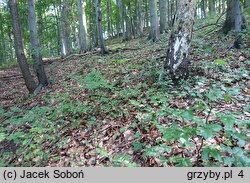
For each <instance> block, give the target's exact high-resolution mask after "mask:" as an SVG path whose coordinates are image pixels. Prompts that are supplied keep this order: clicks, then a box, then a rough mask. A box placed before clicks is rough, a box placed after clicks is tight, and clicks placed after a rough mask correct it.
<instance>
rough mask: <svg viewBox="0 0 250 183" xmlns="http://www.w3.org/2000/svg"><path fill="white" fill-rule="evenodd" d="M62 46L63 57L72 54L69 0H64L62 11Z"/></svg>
mask: <svg viewBox="0 0 250 183" xmlns="http://www.w3.org/2000/svg"><path fill="white" fill-rule="evenodd" d="M61 18H62V21H61V44H62V45H61V46H62V57H65V56H67V55H70V54H71V52H72V48H71V41H70V26H69V11H68V3H67V0H62V11H61Z"/></svg>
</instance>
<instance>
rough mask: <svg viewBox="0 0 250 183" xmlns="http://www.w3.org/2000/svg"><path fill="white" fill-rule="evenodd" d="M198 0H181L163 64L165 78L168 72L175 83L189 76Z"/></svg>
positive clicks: (163, 76)
mask: <svg viewBox="0 0 250 183" xmlns="http://www.w3.org/2000/svg"><path fill="white" fill-rule="evenodd" d="M195 7H196V0H180V2H179V5H178V11H177V14H176V17H175V20H174V26H173V30H172V33H171V36H170V38H169V43H168V50H167V57H166V59H165V61H164V65H163V69H164V70H163V73H164V74H163V75H162V76H161V79H165V74H166V73H167V74H168V75H169V76H170V78H171V79H172V80H173V82H174V83H178V81H179V80H180V79H183V78H184V79H185V78H186V77H187V76H188V65H189V63H190V61H189V58H188V55H189V48H190V44H191V39H192V30H193V23H194V11H195Z"/></svg>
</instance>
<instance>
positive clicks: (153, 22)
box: [149, 0, 159, 42]
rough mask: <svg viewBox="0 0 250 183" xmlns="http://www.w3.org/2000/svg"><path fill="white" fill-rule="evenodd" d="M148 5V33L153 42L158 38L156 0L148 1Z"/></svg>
mask: <svg viewBox="0 0 250 183" xmlns="http://www.w3.org/2000/svg"><path fill="white" fill-rule="evenodd" d="M149 6H150V35H149V38H150V39H151V40H152V41H153V42H155V41H157V40H158V39H159V26H158V17H157V10H156V0H150V1H149Z"/></svg>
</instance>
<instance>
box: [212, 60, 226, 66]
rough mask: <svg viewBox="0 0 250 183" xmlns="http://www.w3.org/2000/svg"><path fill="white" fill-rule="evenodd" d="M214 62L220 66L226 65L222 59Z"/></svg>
mask: <svg viewBox="0 0 250 183" xmlns="http://www.w3.org/2000/svg"><path fill="white" fill-rule="evenodd" d="M214 62H215V63H217V64H220V65H227V62H226V61H225V60H222V59H215V60H214Z"/></svg>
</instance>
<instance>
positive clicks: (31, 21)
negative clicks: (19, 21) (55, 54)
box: [28, 0, 48, 86]
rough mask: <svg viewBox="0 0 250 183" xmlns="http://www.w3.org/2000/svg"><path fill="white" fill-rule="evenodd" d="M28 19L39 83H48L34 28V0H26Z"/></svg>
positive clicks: (44, 84) (32, 53)
mask: <svg viewBox="0 0 250 183" xmlns="http://www.w3.org/2000/svg"><path fill="white" fill-rule="evenodd" d="M28 19H29V28H30V42H31V46H32V49H31V50H32V51H31V55H32V58H33V60H34V63H35V69H36V74H37V78H38V81H39V84H42V85H43V86H46V85H48V78H47V76H46V73H45V69H44V66H43V61H42V55H41V48H40V43H39V39H38V34H37V28H36V15H35V1H34V0H28Z"/></svg>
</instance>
